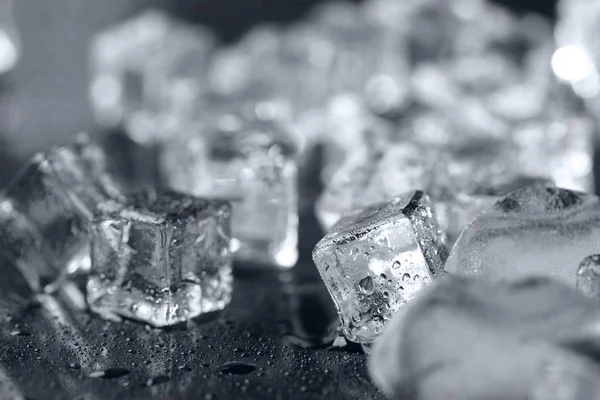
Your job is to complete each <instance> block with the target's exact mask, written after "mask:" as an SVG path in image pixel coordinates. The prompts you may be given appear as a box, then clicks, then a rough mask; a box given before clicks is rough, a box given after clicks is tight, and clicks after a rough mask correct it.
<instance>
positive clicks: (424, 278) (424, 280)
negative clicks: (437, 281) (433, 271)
mask: <svg viewBox="0 0 600 400" xmlns="http://www.w3.org/2000/svg"><path fill="white" fill-rule="evenodd" d="M423 283H424V284H428V283H429V278H428V277H426V276H424V277H423Z"/></svg>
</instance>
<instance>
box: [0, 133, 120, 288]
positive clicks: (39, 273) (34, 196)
mask: <svg viewBox="0 0 600 400" xmlns="http://www.w3.org/2000/svg"><path fill="white" fill-rule="evenodd" d="M105 170H106V158H105V154H104V152H103V151H102V150H101V149H100V148H99V147H97V146H95V145H92V144H90V143H88V142H87V141H85V140H83V141H80V142H78V143H77V144H75V145H72V146H64V147H57V148H53V149H51V150H49V151H48V152H46V153H44V154H38V155H36V156H35V157H34V158H33V159H32V160H31V161H30V162H29V164H28V165H27V166H26V167H25V168H24V169H23V170H22V171H21V172H20V174H19V175H18V176H17V177H16V178H15V179H14V180H13V182H12V183H10V184H9V185H8V186H7V187H6V188H5V189H4V190H3V191H2V192H1V193H0V242H1V243H2V245H1V246H0V248H2V250H3V251H4V252H5V254H6V255H7V257H8V258H9V259H10V260H12V261H13V262H15V263H16V265H17V266H18V267H19V269H20V270H21V271H22V272H23V274H24V275H25V277H26V278H27V280H28V282H29V284H30V285H31V287H32V288H33V289H34V290H37V289H40V288H43V287H45V286H46V285H49V284H51V283H53V282H54V281H56V280H57V279H60V278H61V276H63V275H64V274H72V273H75V272H77V271H78V270H80V269H87V268H89V263H90V262H89V250H88V223H89V221H90V220H91V218H92V215H93V213H94V211H95V210H96V208H97V206H98V204H99V203H102V202H104V201H107V200H110V199H112V200H117V201H122V195H121V194H120V191H119V189H118V187H117V184H116V183H115V182H114V180H113V179H112V178H111V177H110V176H109V175H107V174H106V172H105ZM46 289H47V290H51V289H53V286H52V285H50V286H47V287H46Z"/></svg>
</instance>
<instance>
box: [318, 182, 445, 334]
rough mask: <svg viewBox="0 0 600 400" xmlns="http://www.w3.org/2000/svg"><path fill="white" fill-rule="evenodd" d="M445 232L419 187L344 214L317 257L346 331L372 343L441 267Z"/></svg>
mask: <svg viewBox="0 0 600 400" xmlns="http://www.w3.org/2000/svg"><path fill="white" fill-rule="evenodd" d="M444 240H445V239H444V237H443V234H442V233H441V232H440V230H439V229H438V227H437V223H436V221H435V217H434V216H433V214H432V210H431V204H430V201H429V198H428V197H427V195H425V194H424V193H423V192H420V191H416V192H411V193H408V194H405V195H403V196H401V197H398V198H396V199H394V200H393V201H391V202H389V203H382V204H378V205H375V206H372V207H368V208H365V209H363V210H360V211H356V212H355V213H353V214H351V215H348V216H346V217H344V218H342V219H341V220H340V221H339V222H338V223H337V224H336V225H335V226H334V227H333V229H332V230H331V231H330V232H329V233H328V234H327V235H326V236H325V237H324V238H323V239H321V241H320V242H319V243H318V244H317V246H316V247H315V249H314V251H313V260H314V262H315V265H316V266H317V268H318V270H319V272H320V274H321V277H322V278H323V280H324V281H325V285H326V286H327V289H328V290H329V293H330V294H331V297H332V298H333V300H334V302H335V303H336V306H337V308H338V313H339V316H340V319H341V321H342V325H343V333H344V335H345V336H346V337H347V338H348V339H350V340H351V341H354V342H359V343H370V342H372V341H373V340H375V338H376V337H377V335H378V334H379V333H380V332H381V330H382V329H383V327H384V325H385V324H386V322H387V321H388V320H389V319H390V318H391V316H392V315H393V314H394V313H395V312H396V311H398V310H399V309H400V307H401V306H402V305H404V304H405V303H406V302H407V301H409V300H410V299H412V298H413V297H414V296H415V294H416V293H417V292H418V291H419V290H420V289H421V288H422V287H423V286H425V285H427V284H428V283H429V282H431V280H432V279H434V278H436V277H437V276H438V275H439V274H440V273H441V271H442V267H443V263H444V260H445V258H446V247H445V244H444Z"/></svg>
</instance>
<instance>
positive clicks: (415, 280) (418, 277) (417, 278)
mask: <svg viewBox="0 0 600 400" xmlns="http://www.w3.org/2000/svg"><path fill="white" fill-rule="evenodd" d="M420 278H421V277H420V276H419V275H418V274H417V275H415V277H414V278H413V281H414V282H417V281H418V280H419V279H420Z"/></svg>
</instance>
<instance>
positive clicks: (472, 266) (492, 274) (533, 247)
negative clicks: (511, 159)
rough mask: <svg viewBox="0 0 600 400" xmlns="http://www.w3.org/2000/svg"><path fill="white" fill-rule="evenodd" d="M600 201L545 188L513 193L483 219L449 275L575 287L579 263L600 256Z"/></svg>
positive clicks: (458, 247) (453, 256) (456, 251)
mask: <svg viewBox="0 0 600 400" xmlns="http://www.w3.org/2000/svg"><path fill="white" fill-rule="evenodd" d="M599 210H600V202H599V200H598V198H597V197H596V196H594V195H592V194H589V193H583V192H576V191H572V190H568V189H563V188H557V187H550V186H544V185H534V186H528V187H525V188H522V189H518V190H516V191H514V192H511V193H509V194H508V195H506V196H505V197H504V198H503V199H501V200H499V201H497V202H496V203H495V204H494V205H493V206H492V207H491V208H488V209H487V210H485V211H484V212H483V213H481V214H479V215H478V216H477V217H475V219H474V220H473V221H472V222H471V224H470V225H469V226H468V227H467V228H466V229H465V230H464V231H463V232H462V234H461V235H460V237H459V238H458V240H457V242H456V244H455V245H454V247H453V248H452V251H451V253H450V257H449V258H448V261H447V262H446V266H445V270H446V271H447V272H449V273H451V274H455V275H464V276H468V277H473V278H486V279H517V278H520V277H524V276H539V275H549V276H552V277H555V278H556V279H559V280H562V281H564V282H566V283H568V284H570V285H571V286H573V287H575V284H576V278H577V271H578V267H579V263H580V262H581V260H583V259H584V258H585V257H587V256H589V255H590V254H595V253H598V252H600V241H599V240H598V238H599V237H600V230H599V229H598V227H597V220H598V218H597V214H598V211H599Z"/></svg>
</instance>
